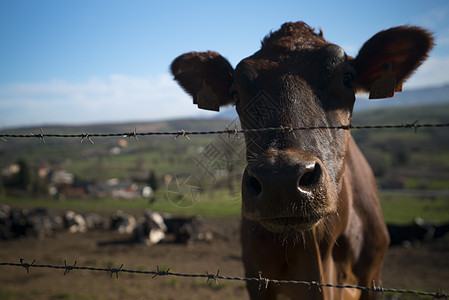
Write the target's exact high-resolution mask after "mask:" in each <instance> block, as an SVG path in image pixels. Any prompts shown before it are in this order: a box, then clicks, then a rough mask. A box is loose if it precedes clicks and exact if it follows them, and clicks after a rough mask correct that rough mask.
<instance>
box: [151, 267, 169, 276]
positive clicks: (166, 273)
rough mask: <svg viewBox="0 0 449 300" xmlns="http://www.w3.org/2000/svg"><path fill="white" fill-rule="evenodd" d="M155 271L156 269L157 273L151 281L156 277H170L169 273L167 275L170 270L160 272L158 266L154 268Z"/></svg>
mask: <svg viewBox="0 0 449 300" xmlns="http://www.w3.org/2000/svg"><path fill="white" fill-rule="evenodd" d="M156 269H157V271H156V273H155V274H154V276H153V277H152V279H153V278H154V277H157V276H167V275H170V273H169V271H170V268H167V270H166V271H162V270H159V266H156Z"/></svg>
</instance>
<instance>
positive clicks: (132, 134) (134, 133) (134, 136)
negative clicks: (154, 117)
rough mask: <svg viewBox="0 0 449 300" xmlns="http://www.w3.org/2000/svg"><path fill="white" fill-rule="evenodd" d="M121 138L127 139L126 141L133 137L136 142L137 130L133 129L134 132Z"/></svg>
mask: <svg viewBox="0 0 449 300" xmlns="http://www.w3.org/2000/svg"><path fill="white" fill-rule="evenodd" d="M123 137H127V138H128V139H130V138H132V137H133V138H135V139H136V141H138V140H139V139H138V138H137V128H136V127H134V131H133V132H132V133H126V134H124V135H123Z"/></svg>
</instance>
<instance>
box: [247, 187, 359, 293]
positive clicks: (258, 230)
mask: <svg viewBox="0 0 449 300" xmlns="http://www.w3.org/2000/svg"><path fill="white" fill-rule="evenodd" d="M343 180H344V178H343ZM342 186H343V189H342V190H341V191H340V195H339V196H340V197H343V198H346V199H347V197H348V195H347V193H346V191H345V188H344V187H345V186H346V185H345V184H344V183H343V184H342ZM346 199H344V200H343V201H342V202H341V203H340V205H339V210H338V214H335V215H332V216H329V217H328V218H326V219H325V220H323V221H322V223H321V224H319V225H318V226H317V227H316V228H314V229H312V230H310V231H309V232H307V233H304V234H303V235H301V236H298V237H297V238H296V239H293V240H295V241H293V240H289V239H284V237H283V236H282V235H281V234H277V233H272V232H269V231H267V230H265V229H264V228H263V227H262V226H261V225H259V224H258V223H256V222H252V221H248V220H246V219H245V218H243V220H242V234H241V238H242V247H243V258H244V259H243V261H244V262H245V270H246V276H248V277H257V276H259V275H258V274H259V272H261V273H262V274H261V276H262V277H264V278H269V279H282V280H297V281H308V282H322V283H334V284H337V283H344V282H347V283H354V282H351V280H349V281H347V280H345V279H343V278H337V275H336V274H345V273H346V274H347V273H351V271H350V270H347V271H346V270H342V269H346V268H347V267H348V266H347V264H342V262H343V261H347V257H341V258H337V259H338V260H341V262H339V261H336V258H335V257H334V254H335V253H333V249H334V246H335V245H336V244H338V243H339V242H341V243H342V244H344V242H345V241H344V235H343V232H344V231H345V227H346V224H347V220H348V212H347V211H348V205H349V203H346V201H345V200H346ZM339 238H340V239H339ZM339 248H340V251H341V252H342V253H346V254H345V256H346V255H348V253H349V252H350V251H347V252H345V251H344V249H343V248H346V247H345V245H340V247H339ZM261 249H263V251H262V250H261ZM298 291H299V293H300V294H301V293H303V295H304V297H305V298H304V299H334V298H335V299H339V297H338V296H337V295H335V293H340V292H338V291H335V290H333V289H329V288H318V287H315V286H313V285H312V286H307V285H303V286H302V287H298V285H279V286H270V288H269V289H268V290H267V292H266V293H270V294H271V293H279V294H282V295H284V296H285V299H290V298H291V297H293V298H291V299H301V298H297V295H298ZM254 293H258V292H257V291H254ZM293 295H296V296H293ZM347 296H349V295H347ZM340 297H343V298H342V299H344V296H340ZM260 298H261V299H264V297H260ZM352 298H353V297H351V296H349V297H347V299H352ZM267 299H270V298H269V297H268V298H267Z"/></svg>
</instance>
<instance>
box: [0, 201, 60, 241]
mask: <svg viewBox="0 0 449 300" xmlns="http://www.w3.org/2000/svg"><path fill="white" fill-rule="evenodd" d="M61 227H62V219H61V218H60V217H58V216H56V215H54V213H53V212H52V211H50V210H48V209H45V208H34V209H17V208H16V209H12V208H10V207H9V206H6V205H2V206H1V207H0V238H1V239H12V238H19V237H37V238H40V239H42V238H44V237H50V236H54V234H55V233H56V231H58V230H59V229H60V228H61Z"/></svg>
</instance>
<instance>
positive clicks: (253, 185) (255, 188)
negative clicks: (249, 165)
mask: <svg viewBox="0 0 449 300" xmlns="http://www.w3.org/2000/svg"><path fill="white" fill-rule="evenodd" d="M246 187H247V189H248V191H249V192H250V193H251V194H252V195H253V196H258V195H260V193H262V186H261V185H260V182H259V180H257V178H256V177H254V176H251V175H248V178H247V179H246Z"/></svg>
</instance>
